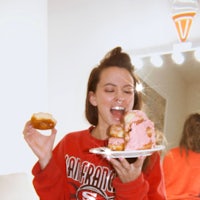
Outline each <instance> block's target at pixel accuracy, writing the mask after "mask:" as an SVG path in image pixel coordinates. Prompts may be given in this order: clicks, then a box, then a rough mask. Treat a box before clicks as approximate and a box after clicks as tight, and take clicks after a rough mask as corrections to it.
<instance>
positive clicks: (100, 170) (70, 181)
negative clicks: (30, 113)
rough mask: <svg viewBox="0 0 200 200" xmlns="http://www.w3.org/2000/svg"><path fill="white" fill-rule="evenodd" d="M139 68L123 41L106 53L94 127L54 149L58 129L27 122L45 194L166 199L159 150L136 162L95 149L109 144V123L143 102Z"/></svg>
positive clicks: (89, 114) (53, 198) (89, 113)
mask: <svg viewBox="0 0 200 200" xmlns="http://www.w3.org/2000/svg"><path fill="white" fill-rule="evenodd" d="M133 70H134V68H133V66H132V64H131V60H130V57H129V55H128V54H126V53H123V52H122V49H121V48H120V47H117V48H115V49H113V50H112V51H111V52H109V53H108V54H107V55H106V56H105V58H104V59H103V60H102V61H101V62H100V64H99V66H97V67H95V68H94V69H93V70H92V71H91V74H90V77H89V80H88V87H87V94H86V111H85V113H86V118H87V120H88V121H89V122H90V124H91V127H89V128H88V129H87V130H82V131H76V132H74V133H69V134H67V135H66V136H65V137H64V138H63V139H62V140H61V141H60V142H59V143H58V145H57V146H56V147H55V149H54V150H53V151H52V148H53V143H54V139H55V133H56V130H55V129H53V130H52V134H51V135H50V136H49V137H47V136H43V135H41V134H40V133H39V132H38V131H36V130H35V129H33V128H32V126H31V125H30V122H27V124H26V126H25V128H24V136H25V140H26V141H27V143H28V144H29V146H30V147H31V148H32V150H33V152H34V153H35V154H36V156H37V157H38V159H39V161H38V162H37V163H36V165H35V166H34V168H33V175H34V180H33V183H34V187H35V189H36V191H37V193H38V195H39V197H40V199H41V200H47V199H48V200H68V199H77V200H86V199H87V200H100V199H101V200H103V199H106V200H107V199H109V200H112V199H115V200H125V199H126V200H133V199H137V200H140V199H141V200H142V199H152V200H160V199H162V200H163V199H165V195H164V193H165V192H164V187H163V179H162V172H161V167H160V156H159V154H158V153H155V154H153V155H152V156H150V157H149V158H148V159H145V158H144V157H141V158H138V159H137V160H136V161H135V162H134V163H131V164H129V162H128V161H127V160H126V159H125V158H121V159H118V160H117V159H105V158H103V157H102V156H99V155H94V154H90V153H89V149H91V148H94V147H101V146H105V145H107V142H108V136H107V129H108V127H109V126H110V125H111V124H118V123H120V120H121V118H122V116H123V114H124V112H126V111H129V110H132V109H140V108H141V96H140V95H139V93H138V92H137V91H136V90H135V88H136V83H137V82H138V80H137V78H136V76H135V75H134V73H133ZM147 161H148V162H147Z"/></svg>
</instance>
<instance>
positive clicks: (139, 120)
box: [108, 110, 156, 151]
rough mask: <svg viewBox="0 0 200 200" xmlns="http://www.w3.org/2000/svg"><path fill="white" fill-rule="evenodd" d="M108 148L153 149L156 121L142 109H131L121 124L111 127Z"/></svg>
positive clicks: (121, 149) (119, 149)
mask: <svg viewBox="0 0 200 200" xmlns="http://www.w3.org/2000/svg"><path fill="white" fill-rule="evenodd" d="M108 134H109V139H108V148H110V149H111V150H112V151H124V150H125V151H126V150H143V149H151V148H153V147H154V146H155V144H156V134H155V129H154V123H153V122H152V121H151V120H150V119H148V117H147V115H146V114H145V113H144V112H143V111H141V110H131V111H129V112H127V113H126V114H125V115H124V117H123V122H122V123H121V124H113V125H111V127H110V129H109V133H108Z"/></svg>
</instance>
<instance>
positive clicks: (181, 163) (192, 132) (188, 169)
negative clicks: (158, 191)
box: [163, 113, 200, 200]
mask: <svg viewBox="0 0 200 200" xmlns="http://www.w3.org/2000/svg"><path fill="white" fill-rule="evenodd" d="M199 163H200V114H198V113H194V114H191V115H189V116H188V118H187V119H186V121H185V123H184V126H183V131H182V137H181V140H180V144H179V147H176V148H173V149H171V150H170V151H169V152H168V153H167V155H166V156H165V157H164V160H163V169H164V176H165V185H166V192H167V199H170V200H172V199H173V200H179V199H181V200H188V199H190V200H195V199H200V165H199Z"/></svg>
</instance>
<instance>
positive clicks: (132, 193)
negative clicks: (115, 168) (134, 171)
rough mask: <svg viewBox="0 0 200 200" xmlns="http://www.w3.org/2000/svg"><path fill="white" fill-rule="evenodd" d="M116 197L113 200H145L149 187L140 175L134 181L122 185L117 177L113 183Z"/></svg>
mask: <svg viewBox="0 0 200 200" xmlns="http://www.w3.org/2000/svg"><path fill="white" fill-rule="evenodd" d="M113 186H114V188H115V193H116V197H115V200H124V199H126V200H133V199H137V200H145V199H148V198H147V193H148V190H149V185H148V183H147V181H146V180H145V179H144V177H143V174H141V175H140V176H139V177H138V178H137V179H136V180H135V181H131V182H128V183H122V182H121V181H120V179H119V178H118V177H117V178H115V179H114V181H113Z"/></svg>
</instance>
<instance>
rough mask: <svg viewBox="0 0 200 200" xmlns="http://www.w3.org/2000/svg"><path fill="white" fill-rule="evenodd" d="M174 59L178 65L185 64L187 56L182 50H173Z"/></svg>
mask: <svg viewBox="0 0 200 200" xmlns="http://www.w3.org/2000/svg"><path fill="white" fill-rule="evenodd" d="M172 59H173V61H174V62H175V63H176V64H178V65H181V64H183V62H184V61H185V58H184V56H183V54H182V53H181V52H173V53H172Z"/></svg>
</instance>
